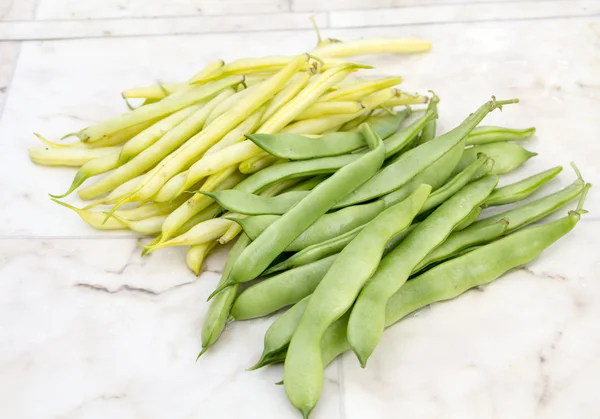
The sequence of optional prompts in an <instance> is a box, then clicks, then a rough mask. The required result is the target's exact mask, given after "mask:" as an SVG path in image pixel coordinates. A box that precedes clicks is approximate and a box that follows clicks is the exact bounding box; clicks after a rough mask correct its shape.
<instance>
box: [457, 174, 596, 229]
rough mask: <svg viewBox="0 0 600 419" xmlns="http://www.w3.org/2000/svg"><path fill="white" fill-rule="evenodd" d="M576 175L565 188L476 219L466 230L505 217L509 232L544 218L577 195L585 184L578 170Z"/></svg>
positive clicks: (493, 222) (489, 223) (487, 224)
mask: <svg viewBox="0 0 600 419" xmlns="http://www.w3.org/2000/svg"><path fill="white" fill-rule="evenodd" d="M577 176H578V178H577V180H576V181H575V182H573V183H572V184H571V185H569V186H567V187H566V188H563V189H561V190H559V191H557V192H554V193H553V194H550V195H546V196H544V197H542V198H539V199H536V200H535V201H531V202H529V203H527V204H523V205H520V206H518V207H516V208H513V209H511V210H508V211H504V212H502V213H500V214H496V215H494V216H491V217H488V218H484V219H482V220H479V221H476V222H475V223H473V224H471V225H470V226H469V227H468V230H471V229H477V228H482V227H486V226H489V225H491V224H495V223H497V222H498V221H500V220H501V219H502V218H506V219H508V220H509V225H508V228H507V232H510V231H513V230H516V229H517V228H520V227H523V226H525V225H527V224H531V223H533V222H535V221H537V220H539V219H541V218H544V217H545V216H546V215H548V214H551V213H552V212H554V211H556V210H557V209H558V208H560V207H562V206H563V205H565V204H567V203H568V202H570V201H571V200H573V199H575V198H576V197H577V196H579V194H580V193H581V191H582V190H583V188H584V186H585V182H584V180H583V178H582V177H581V173H579V172H578V171H577Z"/></svg>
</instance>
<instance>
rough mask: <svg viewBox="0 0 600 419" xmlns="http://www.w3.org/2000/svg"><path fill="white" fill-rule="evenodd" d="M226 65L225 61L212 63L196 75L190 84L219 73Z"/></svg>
mask: <svg viewBox="0 0 600 419" xmlns="http://www.w3.org/2000/svg"><path fill="white" fill-rule="evenodd" d="M224 65H225V61H223V60H216V61H213V62H212V63H209V64H207V65H206V67H204V68H203V69H202V70H200V71H199V72H198V73H196V74H194V75H193V76H192V77H191V78H190V80H189V83H195V82H199V81H202V80H204V79H206V78H208V77H211V76H212V75H213V74H216V73H218V72H219V71H220V70H221V68H222V67H223V66H224Z"/></svg>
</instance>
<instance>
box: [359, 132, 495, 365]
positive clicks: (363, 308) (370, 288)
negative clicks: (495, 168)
mask: <svg viewBox="0 0 600 419" xmlns="http://www.w3.org/2000/svg"><path fill="white" fill-rule="evenodd" d="M438 138H439V137H438ZM434 141H435V140H432V141H430V142H428V143H425V144H424V145H427V144H432V143H433V142H434ZM497 184H498V176H495V175H488V176H486V177H484V178H482V179H480V180H478V181H476V182H473V183H470V184H469V185H467V186H465V187H464V188H462V189H461V190H460V191H459V192H458V193H456V194H455V195H453V196H452V197H451V198H450V199H448V200H447V201H446V202H444V203H443V204H442V205H440V206H439V207H438V208H437V209H436V210H435V211H434V212H433V213H432V214H431V215H430V216H429V217H427V218H426V219H425V220H424V221H423V222H421V223H420V224H419V225H418V226H417V227H416V228H415V229H414V230H413V231H412V232H411V233H410V234H409V235H408V236H406V238H404V240H402V242H400V244H399V245H398V246H397V247H396V248H395V249H394V250H392V251H391V252H390V253H389V254H388V255H387V256H386V257H385V258H383V259H382V261H381V263H380V264H379V267H378V269H377V272H375V274H374V275H373V276H372V277H371V279H370V280H369V282H368V283H367V284H366V285H365V287H364V288H363V289H362V291H361V292H360V295H359V296H358V298H357V299H356V303H355V304H354V308H353V309H352V313H351V315H350V322H349V324H348V338H349V340H350V343H351V344H352V349H353V350H354V352H355V353H356V355H357V357H358V359H359V360H360V363H361V365H362V366H363V367H364V366H365V365H366V362H367V359H368V358H369V356H370V355H371V354H372V353H373V350H374V349H375V347H376V346H377V343H378V342H379V339H380V338H381V334H382V333H383V328H384V323H385V304H386V303H387V301H388V300H389V299H390V297H391V296H392V295H393V294H394V293H395V292H396V291H397V290H398V289H400V287H401V286H402V285H403V284H404V282H405V281H406V280H407V279H408V276H409V275H410V273H411V272H412V270H413V269H414V268H415V266H417V264H418V263H419V262H421V260H423V259H424V258H425V256H427V254H429V253H430V252H431V251H432V250H433V249H435V248H436V247H437V246H439V245H440V244H441V243H442V242H443V241H444V240H445V239H446V238H447V237H448V236H449V235H450V233H451V232H452V230H453V229H454V228H455V227H456V226H457V225H458V224H460V222H461V221H463V220H464V219H465V218H466V217H467V216H468V215H469V213H470V212H471V211H472V210H473V208H475V207H478V206H480V205H481V204H482V203H483V202H484V201H485V199H486V198H487V197H488V196H489V194H490V193H491V192H492V190H493V189H494V188H495V187H496V185H497Z"/></svg>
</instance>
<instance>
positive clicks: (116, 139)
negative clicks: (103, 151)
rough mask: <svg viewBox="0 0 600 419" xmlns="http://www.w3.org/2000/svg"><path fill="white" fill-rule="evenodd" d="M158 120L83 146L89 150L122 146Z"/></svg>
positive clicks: (123, 130)
mask: <svg viewBox="0 0 600 419" xmlns="http://www.w3.org/2000/svg"><path fill="white" fill-rule="evenodd" d="M160 120H161V118H156V119H151V120H149V121H144V122H142V123H139V124H137V125H134V126H132V127H128V128H125V129H122V130H120V131H117V132H115V133H114V134H111V135H109V136H107V137H105V138H103V139H101V140H98V141H95V142H87V143H83V144H85V145H86V146H87V147H89V148H96V147H110V146H114V145H118V144H122V143H124V142H125V141H128V140H130V139H131V138H132V137H134V136H135V135H138V134H139V133H140V132H142V131H144V130H145V129H147V128H148V127H149V126H151V125H152V124H154V123H156V122H157V121H160Z"/></svg>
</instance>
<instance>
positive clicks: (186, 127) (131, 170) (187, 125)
mask: <svg viewBox="0 0 600 419" xmlns="http://www.w3.org/2000/svg"><path fill="white" fill-rule="evenodd" d="M233 94H234V91H233V89H231V88H228V89H225V90H223V91H222V92H221V93H219V94H218V95H217V96H216V97H215V98H214V99H212V100H211V101H210V102H208V103H207V104H206V105H205V106H203V107H201V108H200V109H198V110H196V111H195V112H194V113H193V114H191V115H190V116H188V117H187V118H186V119H184V120H183V121H182V122H181V123H179V124H178V125H176V126H174V127H173V128H171V129H170V130H169V131H167V133H165V134H164V135H163V136H162V137H161V138H160V139H159V140H157V141H156V142H155V143H154V144H152V145H151V146H150V147H148V148H147V149H145V150H143V151H142V152H141V153H139V154H138V155H137V156H135V157H133V158H132V159H131V160H130V161H128V162H127V163H125V164H124V165H122V166H120V167H118V168H117V169H116V170H114V171H113V172H111V173H109V174H108V176H106V177H104V178H103V179H101V180H100V181H98V182H97V183H95V184H94V185H91V186H88V187H87V188H85V189H82V190H81V191H79V196H80V197H81V198H82V199H94V198H96V197H98V196H100V195H103V194H105V193H107V192H110V191H112V190H114V189H115V188H117V187H118V186H119V185H120V184H122V183H123V182H126V181H128V180H129V179H132V178H134V177H135V176H138V175H140V174H141V173H143V172H145V171H146V170H148V169H150V168H152V167H153V166H155V165H156V164H157V163H159V162H160V161H161V159H164V158H167V156H169V155H170V154H171V153H177V150H178V149H181V148H182V147H185V145H182V144H184V143H186V142H187V141H189V140H190V137H192V136H193V135H194V134H195V133H197V132H198V131H199V130H200V129H201V128H202V126H203V124H204V122H205V121H206V118H208V115H209V114H210V112H211V111H212V110H213V109H214V107H215V106H216V105H217V104H219V103H220V102H221V101H223V100H225V99H226V98H228V97H230V96H231V95H233ZM192 138H193V137H192ZM140 185H141V184H140ZM133 192H135V189H134V190H132V191H130V193H133ZM140 200H141V199H140ZM130 202H133V201H130Z"/></svg>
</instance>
